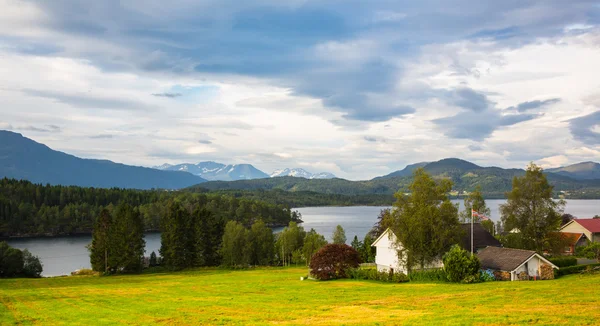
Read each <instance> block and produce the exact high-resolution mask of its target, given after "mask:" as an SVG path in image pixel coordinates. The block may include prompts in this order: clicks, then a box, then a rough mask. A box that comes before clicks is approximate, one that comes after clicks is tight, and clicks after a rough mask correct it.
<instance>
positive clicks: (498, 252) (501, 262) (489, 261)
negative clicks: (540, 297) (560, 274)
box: [477, 247, 558, 272]
mask: <svg viewBox="0 0 600 326" xmlns="http://www.w3.org/2000/svg"><path fill="white" fill-rule="evenodd" d="M533 256H538V257H539V258H541V259H542V260H544V262H546V263H547V264H549V265H551V266H553V267H554V268H558V267H556V266H555V265H554V264H552V263H551V262H549V261H548V260H547V259H545V258H544V257H542V256H540V255H538V254H536V253H535V251H531V250H522V249H513V248H498V247H487V248H485V249H483V250H481V251H479V253H477V257H478V258H479V261H480V262H481V268H483V269H493V270H501V271H507V272H512V271H514V270H515V269H517V268H518V267H520V266H521V265H523V264H524V263H525V262H527V261H528V260H529V259H531V257H533Z"/></svg>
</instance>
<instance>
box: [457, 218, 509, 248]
mask: <svg viewBox="0 0 600 326" xmlns="http://www.w3.org/2000/svg"><path fill="white" fill-rule="evenodd" d="M461 227H462V229H463V235H462V237H461V238H460V245H461V246H462V247H463V249H465V250H469V251H470V250H471V223H463V224H461ZM501 246H502V244H501V243H500V241H498V239H496V238H494V236H493V235H491V234H490V233H489V232H488V231H487V230H486V229H484V228H483V226H481V224H480V223H473V247H474V248H485V247H501Z"/></svg>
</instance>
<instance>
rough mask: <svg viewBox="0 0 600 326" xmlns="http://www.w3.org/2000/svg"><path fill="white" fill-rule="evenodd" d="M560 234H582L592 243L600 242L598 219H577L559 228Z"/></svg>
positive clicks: (599, 222)
mask: <svg viewBox="0 0 600 326" xmlns="http://www.w3.org/2000/svg"><path fill="white" fill-rule="evenodd" d="M560 232H568V233H583V234H585V236H586V238H587V239H588V240H589V241H592V242H600V218H578V219H574V220H571V221H570V222H569V223H567V224H565V225H563V227H561V228H560Z"/></svg>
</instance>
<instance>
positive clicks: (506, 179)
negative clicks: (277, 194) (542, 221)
mask: <svg viewBox="0 0 600 326" xmlns="http://www.w3.org/2000/svg"><path fill="white" fill-rule="evenodd" d="M419 167H422V168H423V169H425V171H427V172H428V173H429V174H431V175H432V176H433V177H434V178H437V179H440V178H449V179H451V180H452V181H453V183H454V194H456V195H458V194H461V193H464V192H468V191H472V190H473V189H474V188H475V187H476V186H480V187H481V189H482V192H483V193H484V195H485V196H486V197H488V198H504V193H505V192H507V191H509V190H510V189H511V187H512V179H513V178H514V177H515V176H522V175H524V174H525V170H523V169H503V168H499V167H482V166H479V165H476V164H474V163H471V162H468V161H465V160H461V159H457V158H448V159H443V160H439V161H436V162H422V163H416V164H411V165H408V166H407V167H406V168H404V169H402V170H398V171H395V172H393V173H390V174H388V175H385V176H381V177H377V178H374V179H372V180H366V181H349V180H344V179H338V178H335V179H327V180H318V179H312V180H311V179H303V178H291V177H283V178H271V179H259V180H240V181H232V182H220V181H211V182H207V183H203V184H201V185H199V186H197V187H195V188H198V189H199V188H202V189H207V190H234V189H235V190H271V189H280V190H286V191H312V192H318V193H327V194H341V195H366V194H382V195H384V194H385V195H389V194H393V193H395V192H397V191H398V190H400V191H404V192H407V191H408V185H409V184H410V183H411V181H412V172H413V171H414V170H415V169H416V168H419ZM563 169H568V167H564V168H563ZM545 173H546V176H547V178H548V181H549V182H550V183H551V184H552V185H554V187H555V191H556V192H557V194H558V193H562V194H564V195H567V196H571V195H572V194H575V196H578V197H580V198H592V197H593V198H595V197H600V179H592V178H591V176H590V175H588V174H584V173H583V172H581V173H580V174H579V175H578V178H574V177H572V176H566V175H563V174H561V173H552V172H545ZM590 196H591V197H590Z"/></svg>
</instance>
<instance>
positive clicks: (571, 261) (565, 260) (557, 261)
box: [548, 257, 577, 267]
mask: <svg viewBox="0 0 600 326" xmlns="http://www.w3.org/2000/svg"><path fill="white" fill-rule="evenodd" d="M548 260H549V261H550V262H551V263H553V264H554V265H556V266H558V267H569V266H575V265H577V258H575V257H554V258H550V259H548Z"/></svg>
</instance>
